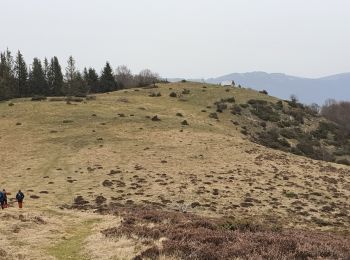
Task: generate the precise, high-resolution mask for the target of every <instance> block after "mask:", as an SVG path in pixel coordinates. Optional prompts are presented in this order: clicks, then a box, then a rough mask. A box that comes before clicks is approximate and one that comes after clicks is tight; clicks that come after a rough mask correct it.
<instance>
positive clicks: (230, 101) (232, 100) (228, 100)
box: [221, 97, 236, 103]
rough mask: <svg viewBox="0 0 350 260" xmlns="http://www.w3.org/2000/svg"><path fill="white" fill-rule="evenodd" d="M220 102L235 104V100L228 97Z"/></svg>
mask: <svg viewBox="0 0 350 260" xmlns="http://www.w3.org/2000/svg"><path fill="white" fill-rule="evenodd" d="M221 101H222V102H227V103H235V102H236V100H235V98H234V97H229V98H225V99H222V100H221Z"/></svg>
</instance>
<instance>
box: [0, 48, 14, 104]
mask: <svg viewBox="0 0 350 260" xmlns="http://www.w3.org/2000/svg"><path fill="white" fill-rule="evenodd" d="M13 63H14V62H13V58H12V55H11V52H10V51H9V50H8V49H7V50H6V52H4V53H0V99H1V100H5V99H9V98H12V97H15V91H14V86H15V77H14V73H13V71H14V70H13V66H14V65H13Z"/></svg>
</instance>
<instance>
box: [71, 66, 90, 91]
mask: <svg viewBox="0 0 350 260" xmlns="http://www.w3.org/2000/svg"><path fill="white" fill-rule="evenodd" d="M87 92H88V89H87V84H86V82H85V80H84V79H83V76H82V75H81V73H80V72H79V71H77V72H76V73H75V75H74V79H73V81H72V87H71V93H72V96H76V97H85V96H86V94H87Z"/></svg>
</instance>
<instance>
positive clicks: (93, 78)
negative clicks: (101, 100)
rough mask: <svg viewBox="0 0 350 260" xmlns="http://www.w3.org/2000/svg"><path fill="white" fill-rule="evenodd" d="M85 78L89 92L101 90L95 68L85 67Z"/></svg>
mask: <svg viewBox="0 0 350 260" xmlns="http://www.w3.org/2000/svg"><path fill="white" fill-rule="evenodd" d="M84 80H85V82H86V85H87V88H88V90H89V92H92V93H98V92H100V83H99V79H98V74H97V73H96V70H95V69H93V68H89V69H86V68H85V69H84Z"/></svg>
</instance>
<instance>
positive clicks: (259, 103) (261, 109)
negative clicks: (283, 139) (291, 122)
mask: <svg viewBox="0 0 350 260" xmlns="http://www.w3.org/2000/svg"><path fill="white" fill-rule="evenodd" d="M248 104H250V105H251V106H252V108H253V109H251V110H250V112H251V113H252V114H253V115H256V116H257V117H258V118H260V119H261V120H264V121H271V122H278V121H280V115H279V113H277V112H275V111H274V109H273V106H272V105H271V104H269V103H268V102H267V101H265V100H256V99H251V100H249V101H248Z"/></svg>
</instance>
